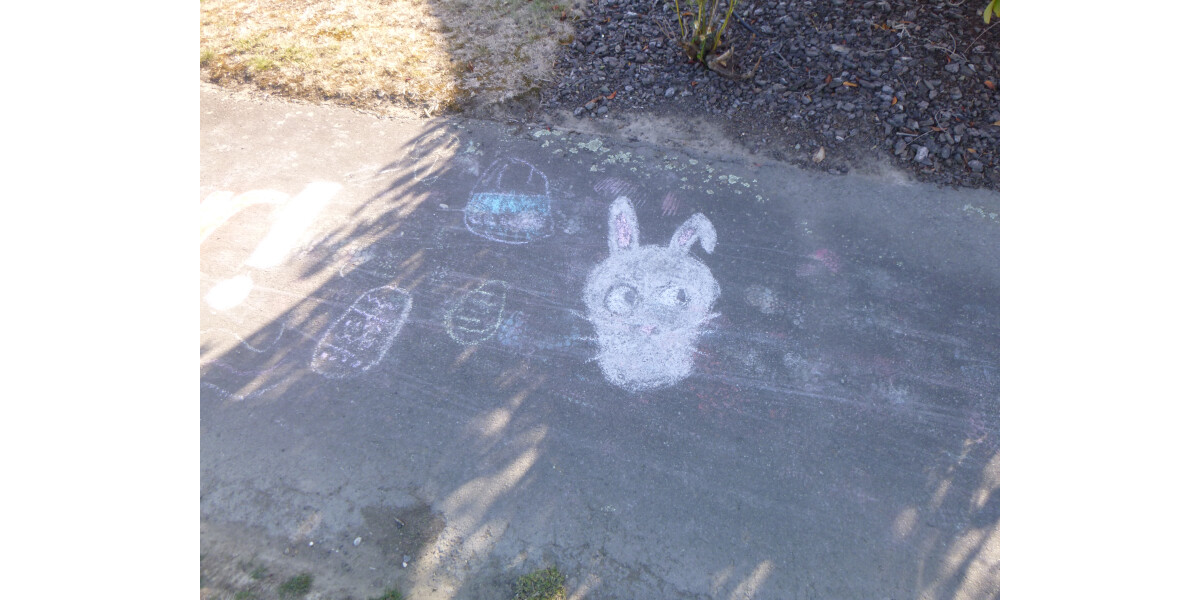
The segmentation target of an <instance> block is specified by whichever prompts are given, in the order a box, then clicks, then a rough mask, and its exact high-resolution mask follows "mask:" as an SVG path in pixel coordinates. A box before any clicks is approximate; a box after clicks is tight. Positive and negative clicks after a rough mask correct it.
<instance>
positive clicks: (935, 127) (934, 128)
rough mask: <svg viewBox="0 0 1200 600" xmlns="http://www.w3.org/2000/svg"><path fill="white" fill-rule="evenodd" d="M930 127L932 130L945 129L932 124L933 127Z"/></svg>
mask: <svg viewBox="0 0 1200 600" xmlns="http://www.w3.org/2000/svg"><path fill="white" fill-rule="evenodd" d="M930 129H932V130H934V131H945V129H942V128H941V127H938V126H937V125H934V126H933V127H930Z"/></svg>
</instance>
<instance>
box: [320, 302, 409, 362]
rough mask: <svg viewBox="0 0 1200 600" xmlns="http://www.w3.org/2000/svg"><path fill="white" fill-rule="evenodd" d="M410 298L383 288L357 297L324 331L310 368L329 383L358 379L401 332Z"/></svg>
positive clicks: (382, 354) (383, 353)
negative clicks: (336, 380) (327, 379)
mask: <svg viewBox="0 0 1200 600" xmlns="http://www.w3.org/2000/svg"><path fill="white" fill-rule="evenodd" d="M410 309H412V296H411V295H410V294H409V293H408V292H407V291H405V290H403V289H400V288H396V287H392V286H383V287H377V288H375V289H372V290H368V291H367V292H366V293H364V294H363V295H361V296H359V297H358V299H357V300H355V301H354V303H353V304H351V305H350V308H348V309H346V312H345V313H344V314H342V316H341V317H340V318H338V320H337V321H334V323H333V325H331V326H330V327H329V329H328V330H326V332H325V335H324V336H323V337H322V338H321V341H319V342H317V347H316V349H315V350H313V357H312V362H311V368H312V370H313V372H314V373H317V374H318V375H322V376H324V377H328V378H330V379H343V378H346V377H351V376H354V375H361V374H363V373H365V372H367V371H368V370H369V369H371V367H374V366H375V365H376V364H378V363H379V361H380V360H382V359H383V356H384V355H385V354H387V351H388V349H389V348H391V346H392V342H394V341H395V340H396V336H397V335H399V334H400V331H401V330H402V329H404V324H405V322H407V321H408V311H409V310H410Z"/></svg>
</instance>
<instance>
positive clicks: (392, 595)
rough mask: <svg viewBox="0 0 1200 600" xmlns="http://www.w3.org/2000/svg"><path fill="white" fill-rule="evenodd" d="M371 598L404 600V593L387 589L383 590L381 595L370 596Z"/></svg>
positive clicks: (373, 599) (376, 599)
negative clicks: (376, 596)
mask: <svg viewBox="0 0 1200 600" xmlns="http://www.w3.org/2000/svg"><path fill="white" fill-rule="evenodd" d="M371 600H404V594H401V593H400V592H398V591H396V590H394V589H389V590H388V591H386V592H384V593H383V595H382V596H380V597H378V598H371Z"/></svg>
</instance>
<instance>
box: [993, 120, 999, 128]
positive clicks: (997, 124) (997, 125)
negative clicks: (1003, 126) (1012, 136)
mask: <svg viewBox="0 0 1200 600" xmlns="http://www.w3.org/2000/svg"><path fill="white" fill-rule="evenodd" d="M992 125H995V126H996V127H999V126H1000V121H996V122H995V123H992Z"/></svg>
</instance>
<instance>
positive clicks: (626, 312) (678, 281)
mask: <svg viewBox="0 0 1200 600" xmlns="http://www.w3.org/2000/svg"><path fill="white" fill-rule="evenodd" d="M638 234H639V232H638V222H637V214H636V213H635V212H634V209H633V205H632V204H631V203H630V202H629V200H628V199H627V198H624V197H621V198H617V200H616V201H614V202H613V203H612V205H611V207H610V208H609V217H608V249H609V256H608V258H606V259H604V260H603V261H602V262H601V263H600V264H599V265H597V266H596V267H595V268H593V269H592V271H591V273H589V274H588V278H587V283H586V285H585V288H584V304H585V305H586V307H587V317H588V320H589V321H591V323H592V326H593V327H594V328H595V330H596V335H597V344H598V345H599V348H600V349H599V353H598V354H597V356H596V360H597V362H598V363H599V365H600V368H601V370H602V371H603V372H604V376H605V377H606V378H607V379H608V381H609V382H610V383H613V384H615V385H617V386H619V387H622V388H624V389H626V390H629V391H639V390H648V389H653V388H659V387H664V386H669V385H673V384H675V383H678V382H679V381H681V380H682V379H683V378H685V377H687V376H688V375H689V374H691V371H692V361H693V354H694V353H695V351H696V344H695V340H696V336H697V335H698V334H699V333H700V327H701V326H702V325H704V324H705V323H707V322H708V321H710V320H712V319H713V318H715V317H716V316H717V314H716V313H713V312H711V309H712V305H713V303H714V302H715V301H716V299H717V296H718V295H720V286H719V285H718V284H717V281H716V279H715V278H714V277H713V275H712V271H711V270H709V268H708V267H707V266H705V265H704V263H702V262H700V261H699V260H697V259H696V258H694V257H693V256H691V254H690V253H689V249H690V248H691V246H692V244H694V243H695V242H696V241H697V240H699V241H700V246H701V247H702V248H704V250H705V251H706V252H708V253H712V251H713V250H714V249H715V248H716V244H717V233H716V230H715V229H714V228H713V226H712V223H711V222H710V221H709V220H708V218H707V217H705V216H704V215H702V214H700V213H696V214H693V215H692V216H691V217H689V218H688V219H687V220H686V221H684V223H683V224H682V225H680V226H679V228H678V229H677V230H676V231H675V234H674V235H673V236H672V237H671V241H670V242H669V243H668V244H667V245H665V246H641V245H640V244H639V243H638Z"/></svg>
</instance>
